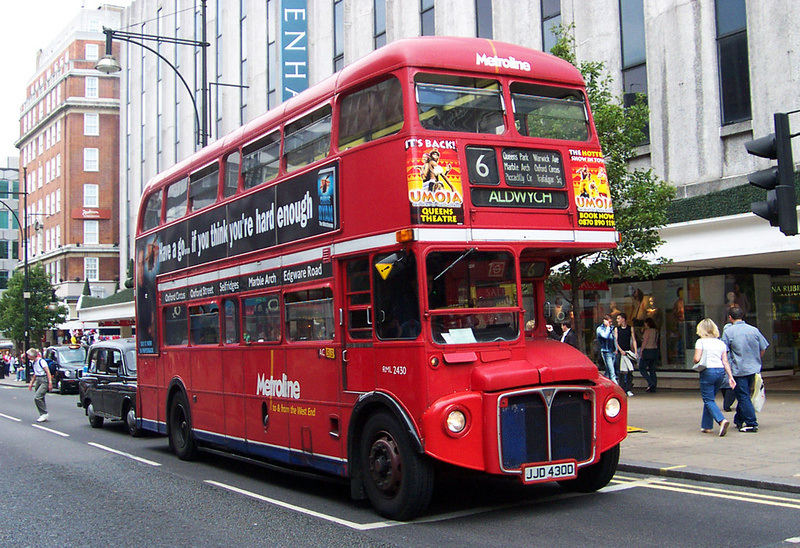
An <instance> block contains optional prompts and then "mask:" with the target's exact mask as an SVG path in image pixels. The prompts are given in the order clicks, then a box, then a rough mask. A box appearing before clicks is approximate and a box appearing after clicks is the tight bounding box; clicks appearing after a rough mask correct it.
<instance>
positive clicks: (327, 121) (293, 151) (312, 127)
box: [283, 105, 331, 171]
mask: <svg viewBox="0 0 800 548" xmlns="http://www.w3.org/2000/svg"><path fill="white" fill-rule="evenodd" d="M283 149H284V150H283V155H284V156H285V157H286V171H294V170H295V169H299V168H301V167H303V166H305V165H308V164H310V163H312V162H316V161H317V160H321V159H323V158H325V157H327V156H328V154H329V153H330V149H331V106H330V105H325V106H324V107H323V108H321V109H319V110H317V111H316V112H313V113H311V114H309V115H307V116H303V117H302V118H300V119H299V120H297V121H294V122H292V123H291V124H288V125H287V126H286V136H285V137H284V145H283Z"/></svg>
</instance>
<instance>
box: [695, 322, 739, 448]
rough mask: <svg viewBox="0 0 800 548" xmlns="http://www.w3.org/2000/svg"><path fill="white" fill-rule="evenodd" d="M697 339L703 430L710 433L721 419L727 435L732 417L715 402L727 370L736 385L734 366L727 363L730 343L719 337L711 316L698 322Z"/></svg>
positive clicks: (721, 427) (720, 431) (729, 379)
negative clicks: (726, 416) (732, 369)
mask: <svg viewBox="0 0 800 548" xmlns="http://www.w3.org/2000/svg"><path fill="white" fill-rule="evenodd" d="M697 335H698V336H699V337H700V338H699V339H697V343H696V344H695V345H694V363H695V366H694V367H693V369H694V370H695V371H699V372H700V394H701V395H702V397H703V418H702V419H701V420H700V431H701V432H703V433H704V434H710V433H711V432H712V427H713V426H714V423H713V422H712V421H716V422H717V423H719V435H720V437H722V436H724V435H725V434H726V433H727V431H728V427H729V426H730V421H728V420H727V419H726V418H725V416H724V415H723V414H722V411H720V410H719V406H718V405H717V402H716V397H717V392H719V391H720V389H721V388H722V383H723V382H724V381H725V374H726V373H727V375H728V376H727V378H728V383H729V384H730V387H731V388H733V387H734V386H736V381H735V380H733V374H732V373H731V367H730V365H729V364H728V347H727V346H726V345H725V343H724V342H722V341H721V340H720V339H719V328H718V327H717V324H715V323H714V321H713V320H711V319H710V318H706V319H704V320H703V321H701V322H700V323H699V324H697Z"/></svg>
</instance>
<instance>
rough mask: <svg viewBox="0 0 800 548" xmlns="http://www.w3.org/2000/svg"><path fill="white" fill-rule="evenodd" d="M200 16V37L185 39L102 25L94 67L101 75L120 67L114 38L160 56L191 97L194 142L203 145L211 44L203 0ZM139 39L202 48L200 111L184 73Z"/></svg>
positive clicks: (206, 125) (204, 1)
mask: <svg viewBox="0 0 800 548" xmlns="http://www.w3.org/2000/svg"><path fill="white" fill-rule="evenodd" d="M200 17H201V20H202V25H201V27H202V34H203V36H202V38H203V39H202V40H188V39H185V38H177V37H175V38H171V37H169V36H158V35H155V34H140V33H136V32H127V31H122V30H113V29H110V28H107V27H103V32H104V33H105V35H106V53H105V55H103V57H102V58H101V59H100V61H98V62H97V65H95V68H96V69H97V70H99V71H100V72H102V73H104V74H112V73H115V72H119V71H120V70H122V67H121V66H120V64H119V62H118V61H117V60H116V59H115V58H114V55H113V53H112V48H111V46H112V43H113V40H114V39H115V38H116V39H117V40H122V41H123V42H130V43H131V44H136V45H137V46H140V47H142V48H144V49H146V50H147V51H150V52H152V53H154V54H155V55H156V56H158V58H159V59H161V60H162V61H164V62H165V63H166V64H167V65H169V67H170V68H171V69H172V70H173V71H174V72H175V75H176V76H177V77H178V78H179V79H180V81H181V82H182V83H183V85H184V87H185V88H186V91H188V92H189V97H190V98H191V100H192V105H193V106H194V116H195V123H196V125H197V143H198V144H199V145H201V146H206V145H207V144H208V119H209V116H208V111H209V108H208V106H209V105H208V87H209V86H208V71H207V66H208V58H207V51H206V50H207V49H208V46H209V45H210V44H209V43H208V42H207V41H206V0H200ZM142 42H158V43H166V44H177V45H180V46H194V47H199V48H202V49H201V57H200V64H201V71H202V84H201V86H202V89H201V90H200V91H201V94H202V95H201V98H200V110H198V108H197V99H196V97H195V94H194V92H193V91H192V88H191V87H190V86H189V84H188V83H187V82H186V80H185V79H184V77H183V75H182V74H181V73H180V71H179V70H178V68H177V67H176V66H175V65H174V64H172V63H171V62H170V61H169V60H168V59H167V58H165V57H164V56H163V55H161V54H160V53H159V52H158V51H157V50H155V49H153V48H151V47H149V46H147V45H145V44H143V43H142Z"/></svg>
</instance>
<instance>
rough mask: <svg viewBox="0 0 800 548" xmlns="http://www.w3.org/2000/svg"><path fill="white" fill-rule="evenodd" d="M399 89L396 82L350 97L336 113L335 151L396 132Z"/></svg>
mask: <svg viewBox="0 0 800 548" xmlns="http://www.w3.org/2000/svg"><path fill="white" fill-rule="evenodd" d="M402 127H403V88H402V87H401V86H400V81H399V80H397V78H394V77H392V78H390V79H389V80H384V81H383V82H380V83H379V84H375V85H374V86H370V87H368V88H366V89H362V90H359V91H357V92H355V93H351V94H350V95H347V96H346V97H344V99H342V103H341V108H340V111H339V148H340V149H341V150H344V149H347V148H352V147H356V146H358V145H361V144H364V143H368V142H369V141H373V140H375V139H380V138H381V137H385V136H387V135H392V134H394V133H397V132H398V131H400V129H401V128H402Z"/></svg>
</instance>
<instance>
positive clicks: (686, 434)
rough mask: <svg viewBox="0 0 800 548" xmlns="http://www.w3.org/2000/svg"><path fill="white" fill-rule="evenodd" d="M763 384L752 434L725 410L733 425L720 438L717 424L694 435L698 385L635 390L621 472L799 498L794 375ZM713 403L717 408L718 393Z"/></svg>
mask: <svg viewBox="0 0 800 548" xmlns="http://www.w3.org/2000/svg"><path fill="white" fill-rule="evenodd" d="M764 382H765V386H766V393H767V399H766V403H765V404H764V407H763V409H762V410H761V412H760V413H759V414H758V432H756V433H745V432H739V431H738V430H736V428H735V426H734V424H733V412H724V411H723V414H724V415H725V418H726V419H728V420H729V421H731V426H730V428H729V429H728V433H727V435H726V436H725V437H723V438H720V437H719V426H717V425H715V426H714V431H713V433H711V434H704V433H702V432H700V418H701V415H702V412H703V402H702V399H701V398H700V388H699V384H698V385H697V388H695V389H688V388H684V389H662V388H660V387H659V389H658V392H656V393H645V392H644V390H641V389H640V390H637V389H635V388H634V392H635V393H636V395H635V396H634V397H632V398H628V432H629V433H628V437H627V438H626V439H625V441H623V442H622V451H621V455H620V466H619V470H620V471H621V472H638V473H646V474H653V475H661V476H666V477H673V478H687V479H693V480H700V481H710V482H715V483H723V484H728V485H736V486H741V487H757V488H766V489H774V490H779V491H787V492H793V493H800V433H799V432H798V430H799V428H798V427H799V426H800V376H798V375H794V376H792V377H784V378H781V379H780V380H779V379H770V378H766V379H765V381H764ZM717 403H718V404H719V406H720V409H722V395H721V394H720V395H718V396H717ZM733 408H734V410H735V408H736V404H735V403H734V405H733Z"/></svg>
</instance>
